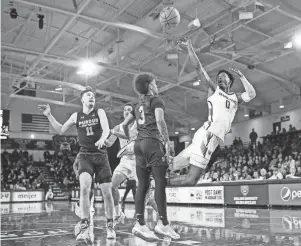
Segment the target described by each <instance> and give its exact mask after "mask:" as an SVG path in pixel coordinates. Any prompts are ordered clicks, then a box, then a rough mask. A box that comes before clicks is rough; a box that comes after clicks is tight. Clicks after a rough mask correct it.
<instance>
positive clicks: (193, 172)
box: [167, 38, 256, 186]
mask: <svg viewBox="0 0 301 246" xmlns="http://www.w3.org/2000/svg"><path fill="white" fill-rule="evenodd" d="M179 43H181V44H183V45H186V46H187V48H188V53H189V56H190V59H191V61H192V63H193V64H194V65H195V66H196V71H197V74H198V75H199V76H200V77H202V78H203V77H205V80H206V81H207V83H208V85H209V90H208V99H207V103H208V109H209V115H208V121H207V122H205V123H204V125H203V126H202V127H201V128H200V129H198V130H197V131H196V133H195V134H194V137H193V140H192V143H191V144H190V145H189V146H188V147H187V148H186V149H184V150H183V151H182V152H181V153H180V154H179V155H177V156H176V157H175V158H174V159H173V163H172V164H171V166H170V168H171V169H172V170H179V169H182V168H184V167H186V166H188V165H189V164H190V170H189V173H188V174H187V175H181V176H176V177H173V178H169V179H168V181H167V182H168V185H174V186H181V185H196V184H197V182H198V181H199V179H200V177H201V176H202V174H203V173H204V171H205V168H206V166H207V164H208V162H209V160H210V158H211V155H212V153H213V152H214V151H215V149H216V147H217V146H218V145H219V144H221V143H222V142H223V141H224V138H225V135H226V134H227V133H228V132H229V131H230V129H231V124H232V122H233V119H234V117H235V114H236V111H237V109H238V105H239V104H240V103H242V102H249V101H251V100H252V99H254V98H255V96H256V92H255V89H254V87H253V86H252V85H251V84H250V82H249V81H248V80H247V79H246V77H245V76H244V75H243V74H242V73H241V72H240V71H239V70H237V69H235V68H230V71H232V72H233V73H235V74H236V75H237V76H238V77H239V78H240V80H241V82H242V84H243V86H244V88H245V92H243V93H237V94H235V93H234V92H230V89H231V87H232V85H233V82H234V78H233V75H232V74H231V73H230V72H228V71H226V70H220V71H219V72H218V74H217V76H216V83H215V82H213V81H212V80H211V78H210V77H209V75H208V74H207V72H206V71H205V69H204V68H203V66H202V64H201V62H200V61H199V58H198V57H197V55H196V53H195V51H194V49H193V46H192V43H191V41H190V40H189V39H185V38H181V39H180V40H179Z"/></svg>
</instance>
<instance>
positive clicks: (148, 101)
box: [133, 95, 165, 140]
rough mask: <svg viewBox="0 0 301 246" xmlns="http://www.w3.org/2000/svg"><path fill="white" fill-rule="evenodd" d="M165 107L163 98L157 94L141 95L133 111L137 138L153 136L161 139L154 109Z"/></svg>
mask: <svg viewBox="0 0 301 246" xmlns="http://www.w3.org/2000/svg"><path fill="white" fill-rule="evenodd" d="M156 108H162V109H165V105H164V102H163V100H162V99H161V98H160V97H159V96H147V95H145V96H142V97H141V98H140V101H139V103H138V105H137V107H136V109H135V112H133V115H134V116H135V117H136V121H137V130H138V139H147V138H154V139H158V140H162V137H161V134H160V132H159V130H158V127H157V122H156V116H155V109H156Z"/></svg>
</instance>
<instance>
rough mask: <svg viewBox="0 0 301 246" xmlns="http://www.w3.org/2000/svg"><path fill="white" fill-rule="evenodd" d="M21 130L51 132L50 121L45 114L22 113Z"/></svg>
mask: <svg viewBox="0 0 301 246" xmlns="http://www.w3.org/2000/svg"><path fill="white" fill-rule="evenodd" d="M21 131H25V132H49V121H48V119H47V117H46V116H44V115H38V114H22V122H21Z"/></svg>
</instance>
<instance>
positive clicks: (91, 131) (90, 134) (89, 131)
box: [86, 126, 94, 136]
mask: <svg viewBox="0 0 301 246" xmlns="http://www.w3.org/2000/svg"><path fill="white" fill-rule="evenodd" d="M86 131H87V136H92V135H94V132H93V130H92V126H88V127H86Z"/></svg>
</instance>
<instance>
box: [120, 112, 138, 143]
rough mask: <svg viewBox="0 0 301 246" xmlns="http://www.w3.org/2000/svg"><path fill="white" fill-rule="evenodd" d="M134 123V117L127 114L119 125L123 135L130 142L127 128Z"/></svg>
mask: <svg viewBox="0 0 301 246" xmlns="http://www.w3.org/2000/svg"><path fill="white" fill-rule="evenodd" d="M134 121H135V116H134V115H132V114H129V115H128V116H127V117H126V118H125V120H124V121H123V122H122V123H121V126H122V127H123V132H124V135H125V136H126V137H127V139H129V140H130V132H129V126H130V124H131V123H132V122H134Z"/></svg>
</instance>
